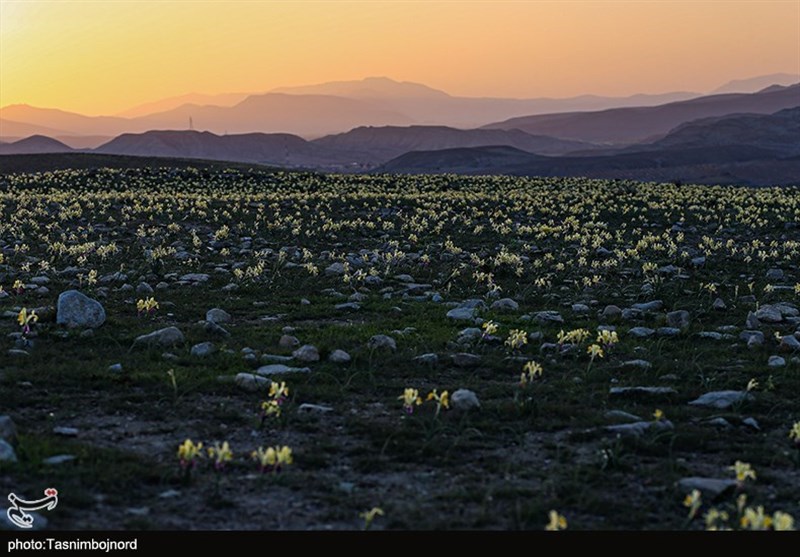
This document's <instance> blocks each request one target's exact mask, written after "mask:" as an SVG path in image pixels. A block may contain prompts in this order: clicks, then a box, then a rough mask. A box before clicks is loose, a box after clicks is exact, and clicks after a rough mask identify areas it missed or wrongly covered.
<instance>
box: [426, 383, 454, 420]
mask: <svg viewBox="0 0 800 557" xmlns="http://www.w3.org/2000/svg"><path fill="white" fill-rule="evenodd" d="M425 400H435V401H436V415H437V416H438V415H439V412H441V410H442V408H444V409H445V410H447V409H449V408H450V393H448V392H447V391H442V394H438V393H437V392H436V389H433V390H432V391H431V392H429V393H428V396H427V398H426V399H425Z"/></svg>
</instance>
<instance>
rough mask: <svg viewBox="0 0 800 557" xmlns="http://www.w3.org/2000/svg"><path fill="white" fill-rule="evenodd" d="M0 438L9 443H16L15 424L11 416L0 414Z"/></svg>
mask: <svg viewBox="0 0 800 557" xmlns="http://www.w3.org/2000/svg"><path fill="white" fill-rule="evenodd" d="M0 439H2V440H4V441H6V442H8V443H10V444H11V445H16V444H17V425H16V424H15V423H14V420H12V419H11V416H0Z"/></svg>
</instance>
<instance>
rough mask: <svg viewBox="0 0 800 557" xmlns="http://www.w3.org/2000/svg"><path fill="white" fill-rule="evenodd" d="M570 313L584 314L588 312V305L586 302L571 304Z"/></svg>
mask: <svg viewBox="0 0 800 557" xmlns="http://www.w3.org/2000/svg"><path fill="white" fill-rule="evenodd" d="M572 313H574V314H576V315H586V314H587V313H589V306H587V305H586V304H572Z"/></svg>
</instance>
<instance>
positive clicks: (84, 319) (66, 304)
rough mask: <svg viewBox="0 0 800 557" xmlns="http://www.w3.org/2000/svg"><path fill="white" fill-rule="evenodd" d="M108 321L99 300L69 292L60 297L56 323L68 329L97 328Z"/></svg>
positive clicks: (72, 291) (75, 291) (73, 291)
mask: <svg viewBox="0 0 800 557" xmlns="http://www.w3.org/2000/svg"><path fill="white" fill-rule="evenodd" d="M105 321H106V310H105V309H103V305H102V304H101V303H100V302H98V301H97V300H93V299H92V298H89V297H88V296H86V295H84V294H82V293H80V292H78V291H77V290H67V291H66V292H62V293H61V294H60V295H59V296H58V304H57V309H56V322H57V323H58V324H59V325H66V326H67V327H82V328H85V327H89V328H96V327H99V326H101V325H102V324H103V323H105Z"/></svg>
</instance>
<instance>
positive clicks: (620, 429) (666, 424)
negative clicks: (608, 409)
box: [605, 420, 675, 437]
mask: <svg viewBox="0 0 800 557" xmlns="http://www.w3.org/2000/svg"><path fill="white" fill-rule="evenodd" d="M651 429H653V430H656V431H670V430H672V429H675V426H674V425H673V424H672V422H671V421H669V420H658V421H652V422H633V423H630V424H615V425H607V426H605V430H606V431H608V432H609V433H614V434H616V435H621V436H624V437H641V436H642V435H644V434H645V433H646V432H647V431H648V430H651Z"/></svg>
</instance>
